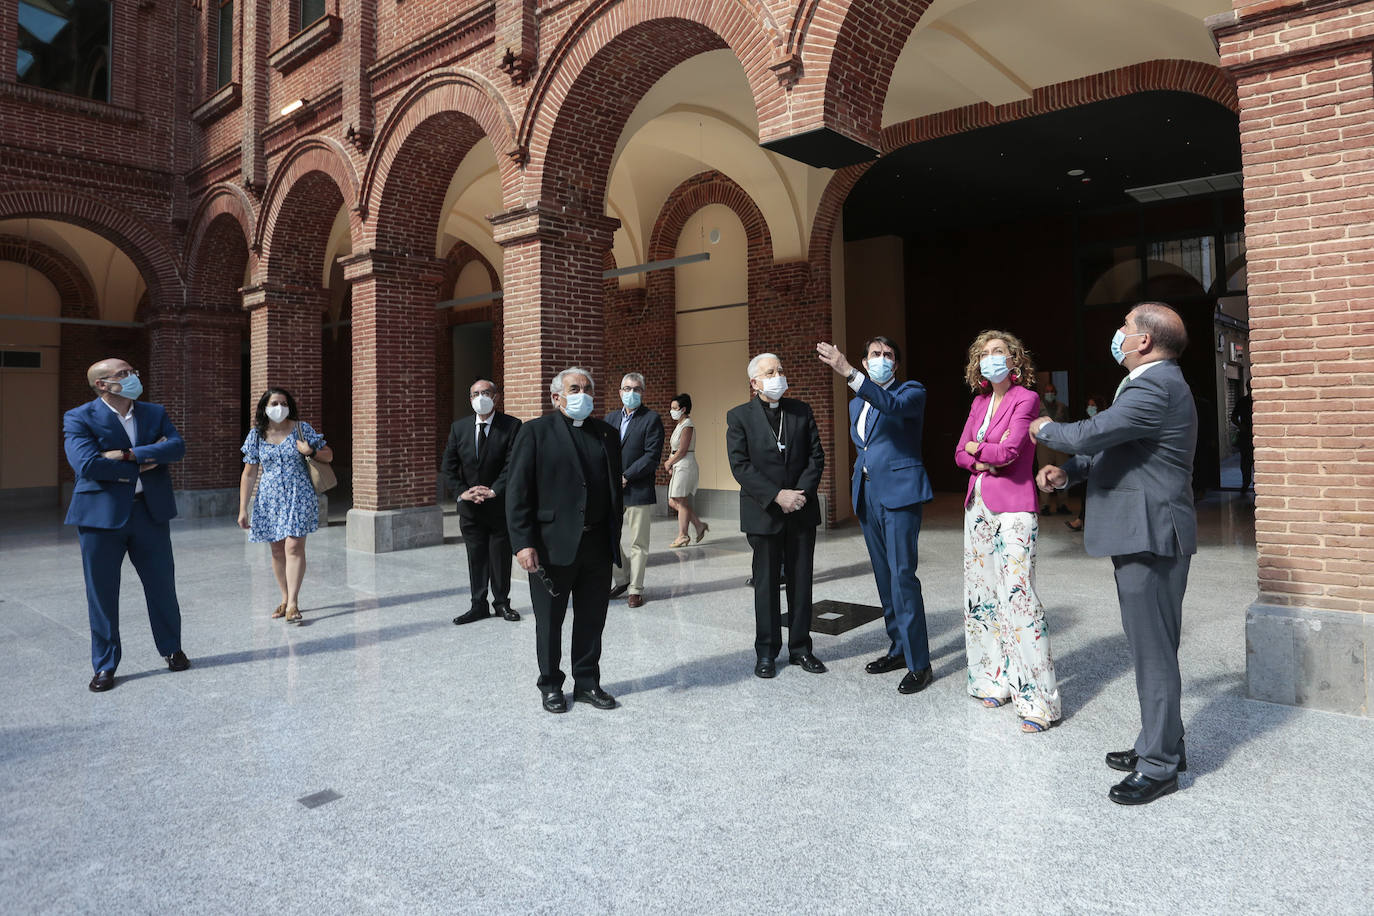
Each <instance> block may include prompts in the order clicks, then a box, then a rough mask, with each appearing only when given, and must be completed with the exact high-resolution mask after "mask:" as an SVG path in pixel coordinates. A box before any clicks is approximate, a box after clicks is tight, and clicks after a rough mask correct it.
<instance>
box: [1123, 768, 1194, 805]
mask: <svg viewBox="0 0 1374 916" xmlns="http://www.w3.org/2000/svg"><path fill="white" fill-rule="evenodd" d="M1177 789H1178V777H1177V776H1170V777H1169V778H1168V779H1151V778H1150V777H1148V776H1146V775H1145V774H1144V773H1132V774H1131V775H1130V776H1127V777H1126V778H1125V779H1123V780H1121V782H1119V783H1117V784H1116V785H1114V786H1112V788H1111V791H1110V792H1108V793H1107V797H1108V798H1110V799H1111V800H1112V801H1114V802H1116V803H1117V804H1118V805H1148V804H1149V803H1150V802H1152V801H1154V800H1155V799H1156V798H1159V797H1160V796H1163V795H1168V794H1169V793H1170V792H1173V791H1176V790H1177Z"/></svg>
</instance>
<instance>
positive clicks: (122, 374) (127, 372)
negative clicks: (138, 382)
mask: <svg viewBox="0 0 1374 916" xmlns="http://www.w3.org/2000/svg"><path fill="white" fill-rule="evenodd" d="M131 375H132V376H133V377H134V378H138V373H137V372H135V371H134V370H133V369H123V370H121V371H119V372H116V373H115V374H114V375H107V376H105V377H103V378H99V379H96V381H99V382H122V381H124V380H125V379H126V378H128V377H129V376H131Z"/></svg>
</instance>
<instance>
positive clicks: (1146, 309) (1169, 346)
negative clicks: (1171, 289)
mask: <svg viewBox="0 0 1374 916" xmlns="http://www.w3.org/2000/svg"><path fill="white" fill-rule="evenodd" d="M1126 321H1127V323H1128V324H1133V325H1134V326H1135V329H1136V330H1137V331H1139V332H1140V333H1141V334H1149V335H1150V352H1151V353H1152V354H1158V356H1157V358H1159V359H1177V358H1178V356H1179V355H1180V354H1181V353H1182V352H1183V350H1184V348H1186V347H1187V346H1188V331H1187V329H1186V328H1184V326H1183V319H1182V318H1181V317H1180V316H1179V314H1178V312H1176V311H1174V310H1173V309H1172V308H1170V307H1169V306H1167V305H1165V304H1164V303H1163V302H1142V303H1140V304H1139V305H1137V306H1136V307H1135V308H1133V309H1131V312H1130V314H1129V315H1127V316H1126Z"/></svg>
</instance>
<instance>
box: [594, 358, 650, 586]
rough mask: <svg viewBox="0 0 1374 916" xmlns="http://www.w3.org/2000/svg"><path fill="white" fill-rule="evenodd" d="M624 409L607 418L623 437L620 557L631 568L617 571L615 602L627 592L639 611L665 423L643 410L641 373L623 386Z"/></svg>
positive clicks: (629, 376)
mask: <svg viewBox="0 0 1374 916" xmlns="http://www.w3.org/2000/svg"><path fill="white" fill-rule="evenodd" d="M620 403H621V405H622V407H621V409H620V410H617V411H616V412H614V413H612V414H609V415H608V416H607V417H606V422H607V423H609V424H610V425H611V426H612V427H613V428H615V429H616V430H617V431H618V432H619V434H620V460H621V461H622V462H623V463H624V465H625V470H623V471H621V478H620V484H621V487H622V488H623V489H624V499H625V525H624V528H625V530H624V531H623V532H622V533H621V536H620V554H621V556H623V557H625V559H626V560H628V561H629V562H628V563H623V564H621V565H620V566H618V567H616V571H615V574H614V579H615V588H613V589H611V597H612V598H619V597H620V596H621V595H623V594H625V592H626V591H627V590H628V591H629V593H630V597H629V598H628V599H626V600H627V603H628V604H629V605H630V607H641V606H642V605H643V604H644V568H645V567H646V566H648V565H649V522H650V521H651V519H652V517H653V511H654V504H655V503H657V502H658V495H657V493H656V492H655V489H654V474H655V472H657V471H658V459H659V458H660V457H661V456H662V454H663V420H662V419H661V418H660V417H659V415H658V414H657V413H655V412H654V411H652V410H650V409H649V408H647V407H645V406H644V376H642V375H640V374H639V373H638V372H631V373H628V374H627V375H626V376H625V377H624V378H623V379H621V380H620Z"/></svg>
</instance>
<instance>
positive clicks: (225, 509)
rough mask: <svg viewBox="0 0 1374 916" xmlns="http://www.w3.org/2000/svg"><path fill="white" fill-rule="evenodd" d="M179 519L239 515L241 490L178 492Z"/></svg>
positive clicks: (175, 496) (227, 488) (223, 489)
mask: <svg viewBox="0 0 1374 916" xmlns="http://www.w3.org/2000/svg"><path fill="white" fill-rule="evenodd" d="M172 495H173V497H174V498H175V499H176V501H177V518H213V517H215V516H220V515H234V516H236V515H238V514H239V488H238V487H222V488H220V489H217V490H177V491H176V492H175V493H173V494H172Z"/></svg>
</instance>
